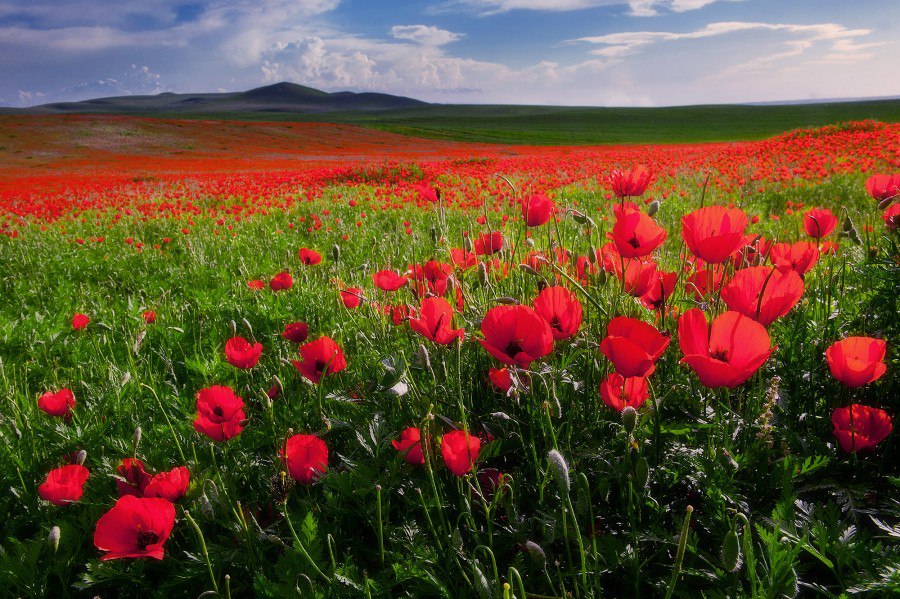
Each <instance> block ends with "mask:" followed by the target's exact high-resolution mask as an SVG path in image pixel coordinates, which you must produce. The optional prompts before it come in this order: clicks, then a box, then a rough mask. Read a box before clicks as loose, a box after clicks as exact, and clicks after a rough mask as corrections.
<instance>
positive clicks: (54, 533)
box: [47, 526, 60, 553]
mask: <svg viewBox="0 0 900 599" xmlns="http://www.w3.org/2000/svg"><path fill="white" fill-rule="evenodd" d="M59 535H60V532H59V526H54V527H53V528H51V529H50V534H49V535H47V543H49V544H50V547H52V548H53V553H56V551H57V550H58V549H59Z"/></svg>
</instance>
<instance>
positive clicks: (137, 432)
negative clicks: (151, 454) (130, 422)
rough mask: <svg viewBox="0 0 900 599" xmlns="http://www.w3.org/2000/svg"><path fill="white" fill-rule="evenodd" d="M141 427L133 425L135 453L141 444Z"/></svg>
mask: <svg viewBox="0 0 900 599" xmlns="http://www.w3.org/2000/svg"><path fill="white" fill-rule="evenodd" d="M141 434H142V432H141V427H139V426H136V427H134V453H137V450H138V446H139V445H140V444H141Z"/></svg>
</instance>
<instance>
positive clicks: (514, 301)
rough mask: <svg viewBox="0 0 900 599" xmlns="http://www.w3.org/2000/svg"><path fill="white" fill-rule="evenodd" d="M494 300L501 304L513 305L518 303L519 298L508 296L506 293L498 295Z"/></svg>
mask: <svg viewBox="0 0 900 599" xmlns="http://www.w3.org/2000/svg"><path fill="white" fill-rule="evenodd" d="M494 301H495V302H497V303H498V304H503V305H504V306H515V305H516V304H518V303H519V300H517V299H516V298H514V297H509V296H507V295H504V296H503V297H498V298H496V299H495V300H494Z"/></svg>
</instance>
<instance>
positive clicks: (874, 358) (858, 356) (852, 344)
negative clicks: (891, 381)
mask: <svg viewBox="0 0 900 599" xmlns="http://www.w3.org/2000/svg"><path fill="white" fill-rule="evenodd" d="M886 353H887V343H886V342H885V341H884V339H873V338H871V337H847V338H846V339H842V340H841V341H837V342H835V343H833V344H832V345H831V347H829V348H828V349H827V350H825V358H826V360H827V361H828V368H830V369H831V374H832V375H833V376H834V378H836V379H837V380H839V381H840V382H842V383H843V384H845V385H847V386H848V387H850V388H851V389H854V388H856V387H862V386H863V385H867V384H869V383H871V382H872V381H875V380H877V379H879V378H881V376H882V375H883V374H884V373H885V372H886V371H887V366H886V365H885V364H884V356H885V354H886Z"/></svg>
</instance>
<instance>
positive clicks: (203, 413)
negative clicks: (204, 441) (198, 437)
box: [194, 385, 247, 441]
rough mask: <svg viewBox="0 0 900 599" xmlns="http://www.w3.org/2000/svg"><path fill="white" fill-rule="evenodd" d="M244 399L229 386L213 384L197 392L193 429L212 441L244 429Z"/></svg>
mask: <svg viewBox="0 0 900 599" xmlns="http://www.w3.org/2000/svg"><path fill="white" fill-rule="evenodd" d="M246 418H247V417H246V416H245V415H244V400H243V399H241V398H240V397H238V396H237V395H235V394H234V391H232V389H231V387H225V386H222V385H213V386H212V387H207V388H205V389H200V391H198V392H197V418H195V419H194V429H195V430H196V431H197V432H198V433H203V434H204V435H206V436H207V437H209V438H210V439H212V440H213V441H227V440H228V439H231V438H232V437H236V436H237V435H239V434H241V431H242V430H244V422H245V421H246Z"/></svg>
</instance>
